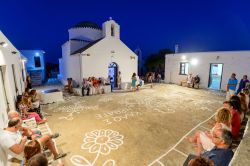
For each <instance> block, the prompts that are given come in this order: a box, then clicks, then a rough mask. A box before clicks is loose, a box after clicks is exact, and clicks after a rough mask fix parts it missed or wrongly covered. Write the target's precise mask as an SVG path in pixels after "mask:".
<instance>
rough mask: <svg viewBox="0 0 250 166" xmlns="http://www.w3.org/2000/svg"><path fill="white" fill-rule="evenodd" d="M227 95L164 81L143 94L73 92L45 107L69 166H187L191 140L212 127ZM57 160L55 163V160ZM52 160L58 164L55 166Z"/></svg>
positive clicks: (145, 90) (141, 92) (144, 90)
mask: <svg viewBox="0 0 250 166" xmlns="http://www.w3.org/2000/svg"><path fill="white" fill-rule="evenodd" d="M224 99H225V96H224V94H223V93H218V92H214V91H207V90H201V89H191V88H186V87H180V86H177V85H169V84H158V85H156V86H154V87H153V88H152V89H151V88H145V89H142V90H140V91H139V92H127V93H110V94H104V95H95V96H85V97H81V96H68V97H66V98H65V101H64V102H60V103H54V104H48V105H44V106H42V109H43V111H44V112H46V113H48V114H51V115H52V116H48V117H47V119H48V125H49V127H50V129H51V130H52V131H53V132H59V133H61V136H60V137H59V138H58V139H56V143H57V147H58V149H59V151H63V152H67V153H68V155H67V156H66V157H65V158H64V159H62V162H63V163H64V164H65V165H66V166H74V165H78V166H83V165H93V166H94V165H96V166H100V165H104V166H111V165H117V166H144V165H154V166H157V165H159V166H160V165H171V166H175V165H177V166H178V165H182V164H183V162H184V160H185V159H186V156H187V155H188V154H189V153H193V152H194V147H193V146H192V145H191V144H189V143H188V142H187V140H186V139H185V138H186V136H189V135H190V134H192V133H193V132H194V131H196V130H206V129H207V128H210V124H209V123H211V117H213V115H214V114H215V111H216V110H217V109H218V108H220V107H221V106H222V103H223V101H224ZM54 164H55V162H54ZM54 164H53V163H52V165H54Z"/></svg>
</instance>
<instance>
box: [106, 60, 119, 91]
mask: <svg viewBox="0 0 250 166" xmlns="http://www.w3.org/2000/svg"><path fill="white" fill-rule="evenodd" d="M108 69H109V71H108V72H109V74H108V75H109V78H110V84H111V86H112V89H114V88H117V73H118V65H117V64H116V63H115V62H112V63H110V64H109V68H108Z"/></svg>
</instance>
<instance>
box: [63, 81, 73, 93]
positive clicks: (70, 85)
mask: <svg viewBox="0 0 250 166" xmlns="http://www.w3.org/2000/svg"><path fill="white" fill-rule="evenodd" d="M67 82H68V84H67V85H65V86H64V89H65V90H67V91H68V92H69V93H73V80H72V78H67Z"/></svg>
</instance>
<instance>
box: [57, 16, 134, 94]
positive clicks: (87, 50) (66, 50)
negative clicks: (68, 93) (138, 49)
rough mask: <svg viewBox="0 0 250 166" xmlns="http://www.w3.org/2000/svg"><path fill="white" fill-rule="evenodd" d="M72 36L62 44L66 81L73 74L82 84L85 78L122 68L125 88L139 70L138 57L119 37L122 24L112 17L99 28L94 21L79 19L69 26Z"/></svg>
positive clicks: (61, 65)
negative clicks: (80, 20) (78, 21)
mask: <svg viewBox="0 0 250 166" xmlns="http://www.w3.org/2000/svg"><path fill="white" fill-rule="evenodd" d="M68 32H69V40H68V41H67V42H65V43H64V44H63V45H62V58H60V59H59V69H60V75H59V78H60V80H61V81H62V83H63V84H66V82H67V78H72V79H73V80H74V81H75V82H77V83H78V84H79V85H80V84H81V82H82V79H83V78H88V77H92V76H94V77H97V78H98V77H103V78H108V76H110V77H112V78H114V79H113V81H114V85H115V87H116V86H117V81H116V76H117V73H118V72H119V71H120V72H121V79H122V89H125V88H126V86H127V84H128V83H130V82H131V76H132V74H133V73H136V74H137V69H138V57H137V55H136V54H135V53H134V52H133V51H132V50H130V49H129V48H128V47H127V46H126V45H125V44H124V43H123V42H122V41H121V40H120V26H119V25H118V24H117V23H116V22H115V21H114V20H112V18H110V19H109V20H108V21H106V22H104V23H103V24H102V28H100V27H99V26H98V25H97V24H96V23H93V22H80V23H78V24H76V25H75V26H73V27H72V28H70V29H69V30H68Z"/></svg>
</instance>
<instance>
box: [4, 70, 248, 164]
mask: <svg viewBox="0 0 250 166" xmlns="http://www.w3.org/2000/svg"><path fill="white" fill-rule="evenodd" d="M117 77H118V78H117V81H118V86H120V83H121V73H119V74H118V76H117ZM159 78H160V76H159ZM154 79H155V75H154V73H152V72H151V73H148V75H147V76H146V80H147V82H148V83H153V82H154ZM26 80H27V83H26V88H25V92H23V94H22V95H19V96H18V97H17V102H16V108H17V109H16V110H11V111H9V112H8V119H9V121H8V125H7V126H6V128H4V130H1V131H0V147H1V149H0V155H1V156H3V157H4V161H3V162H4V164H6V165H7V159H8V155H11V156H13V157H15V158H17V159H19V160H21V166H31V165H32V166H35V163H36V162H40V163H41V162H44V163H45V165H46V164H47V165H48V160H47V158H46V156H44V155H43V152H44V150H49V151H50V152H51V154H52V155H53V158H54V160H57V159H59V158H62V157H65V156H66V155H67V154H66V153H58V152H57V150H56V147H55V144H54V143H53V139H55V138H57V137H58V136H59V134H58V133H55V134H42V133H41V131H40V130H39V129H37V128H35V129H34V128H33V129H31V128H28V127H26V126H24V125H23V121H25V120H28V119H31V118H33V119H35V121H36V123H37V124H38V125H39V124H43V123H46V122H47V120H46V119H44V117H43V114H42V112H41V110H40V101H39V97H38V94H37V91H36V90H35V89H31V88H32V86H31V83H30V78H27V79H26ZM68 81H69V82H68V86H67V88H69V89H70V87H71V86H72V79H68ZM131 81H132V83H131V84H132V89H133V91H135V90H138V89H139V87H140V86H142V79H141V78H140V77H138V76H137V75H136V73H133V75H132V77H131ZM199 81H200V78H199V76H198V75H197V76H195V77H192V75H189V76H188V80H187V83H189V84H190V85H191V84H192V87H194V84H196V83H197V82H198V83H199ZM107 84H110V82H109V81H107V80H105V79H103V78H98V79H97V78H95V77H89V78H88V79H83V82H82V95H83V96H84V95H90V91H91V90H92V89H93V88H94V89H95V90H96V91H97V93H100V94H102V93H104V90H103V88H102V86H104V85H107ZM238 85H239V86H238ZM237 87H238V89H237ZM249 88H250V82H249V80H248V79H247V75H244V76H243V78H242V79H241V81H240V83H239V84H238V80H237V79H236V74H235V73H232V75H231V77H230V78H229V80H228V84H227V96H226V100H225V101H224V102H223V106H222V107H221V108H219V109H218V110H217V111H216V115H215V118H214V123H213V126H211V130H210V131H196V133H195V134H194V135H193V136H191V137H189V138H187V140H188V141H189V142H190V143H192V144H195V154H190V155H189V156H188V158H187V159H186V161H185V163H184V165H188V166H194V165H199V164H200V165H208V166H213V165H215V166H227V165H228V164H229V163H230V161H231V159H232V157H233V155H234V153H233V150H232V142H233V141H234V140H239V139H241V138H240V128H241V124H242V122H243V120H244V118H245V117H246V116H245V115H246V113H247V112H248V111H249ZM69 92H71V91H70V90H69ZM59 165H63V164H59Z"/></svg>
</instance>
